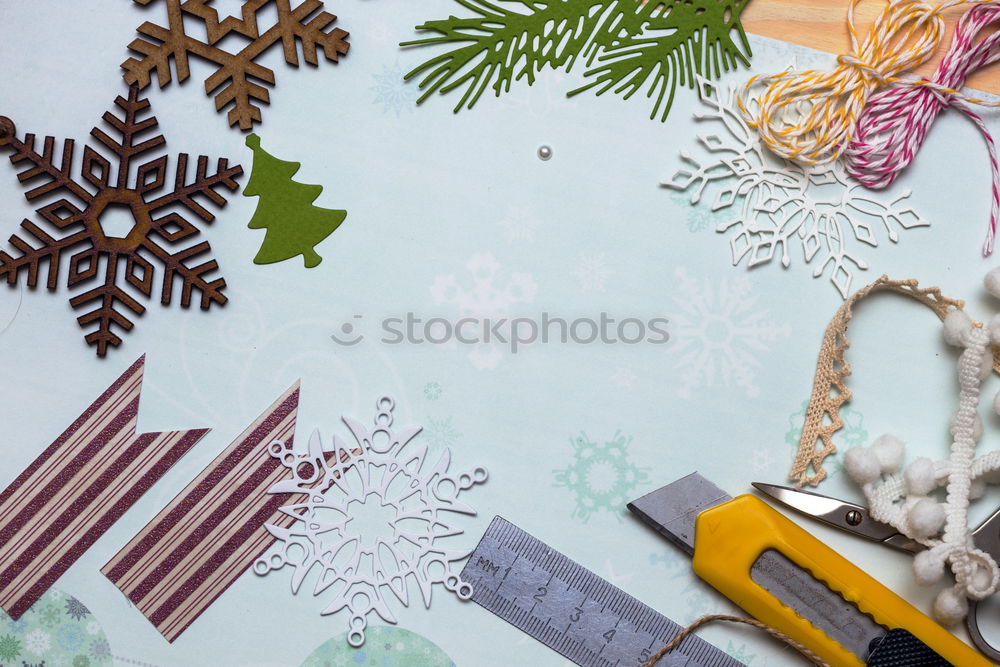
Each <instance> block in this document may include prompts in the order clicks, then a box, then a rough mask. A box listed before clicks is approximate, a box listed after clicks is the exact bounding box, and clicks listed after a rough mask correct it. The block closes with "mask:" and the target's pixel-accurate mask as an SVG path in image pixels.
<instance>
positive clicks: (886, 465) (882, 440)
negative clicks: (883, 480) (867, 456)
mask: <svg viewBox="0 0 1000 667" xmlns="http://www.w3.org/2000/svg"><path fill="white" fill-rule="evenodd" d="M871 449H872V452H873V453H874V454H875V458H877V459H878V463H879V467H881V469H882V472H895V471H897V470H899V466H901V465H902V464H903V450H904V449H905V444H904V443H903V441H902V440H900V439H899V438H897V437H895V436H892V435H889V434H885V435H881V436H879V437H878V438H877V439H876V440H875V442H874V443H872V447H871Z"/></svg>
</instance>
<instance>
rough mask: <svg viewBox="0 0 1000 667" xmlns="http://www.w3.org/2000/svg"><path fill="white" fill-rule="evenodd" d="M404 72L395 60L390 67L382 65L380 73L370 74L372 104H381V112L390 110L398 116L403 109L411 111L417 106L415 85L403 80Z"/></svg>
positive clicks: (386, 112)
mask: <svg viewBox="0 0 1000 667" xmlns="http://www.w3.org/2000/svg"><path fill="white" fill-rule="evenodd" d="M405 73H406V72H404V71H403V67H402V66H401V65H400V64H399V62H397V63H396V64H395V65H393V66H392V67H389V66H388V65H383V66H382V72H381V73H376V74H372V81H373V82H374V83H373V85H372V86H371V88H369V90H371V91H372V92H373V93H375V99H374V100H372V104H381V105H382V113H385V114H388V113H390V112H392V113H395V114H396V118H399V115H400V113H401V112H402V111H403V109H406V110H407V111H409V112H411V113H412V112H413V109H414V108H415V107H416V106H417V87H416V86H415V85H411V84H410V83H407V82H406V81H404V80H403V75H404V74H405Z"/></svg>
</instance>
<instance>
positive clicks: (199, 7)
mask: <svg viewBox="0 0 1000 667" xmlns="http://www.w3.org/2000/svg"><path fill="white" fill-rule="evenodd" d="M134 1H135V2H137V3H139V4H140V5H148V4H151V3H152V2H154V1H155V0H134ZM165 2H166V5H167V18H168V27H166V28H165V27H163V26H159V25H156V24H155V23H150V22H148V21H147V22H146V23H143V24H142V25H141V26H139V29H138V31H139V33H141V34H142V35H143V38H140V39H136V40H135V41H133V42H132V43H131V44H129V49H131V50H132V51H135V52H136V53H138V54H139V56H140V57H138V58H129V59H128V60H126V61H125V62H123V63H122V69H124V70H125V80H126V81H127V82H129V83H130V84H136V85H138V86H139V87H140V88H145V87H146V86H148V85H149V83H150V81H151V78H152V74H153V72H156V78H157V80H158V81H159V84H160V87H161V88H163V87H164V86H166V85H167V84H168V83H170V76H171V75H170V61H171V59H173V61H174V67H175V69H176V71H177V80H178V81H184V80H185V79H187V78H188V77H189V76H190V74H191V72H190V69H189V67H188V58H189V56H192V55H194V56H199V57H201V58H204V59H205V60H208V61H210V62H211V63H213V64H214V65H215V66H216V67H217V69H216V71H215V73H214V74H212V76H210V77H208V79H207V80H206V81H205V92H206V93H207V94H209V95H211V94H212V93H213V92H215V91H216V90H219V88H221V90H219V92H218V93H216V95H215V109H216V111H222V110H223V109H224V108H226V107H227V106H229V105H232V109H230V110H229V124H230V125H237V124H239V126H240V129H241V130H249V129H251V128H252V127H253V124H254V123H255V122H260V113H261V109H260V107H259V106H257V105H256V104H255V101H260V102H263V103H265V104H267V103H268V102H270V96H269V94H268V91H267V88H265V87H264V86H263V85H261V84H264V85H267V86H273V85H274V72H273V71H272V70H270V69H268V68H267V67H264V66H263V65H261V64H259V63H257V62H256V59H257V57H258V56H259V55H260V54H261V53H263V52H264V51H266V50H267V49H269V48H270V47H272V46H274V45H275V44H277V43H278V42H281V46H282V48H283V49H284V52H285V61H286V62H287V63H288V64H289V65H293V66H295V67H298V64H299V54H298V45H297V43H296V42H301V44H302V57H303V59H304V60H305V61H306V62H307V63H309V64H310V65H314V66H315V65H318V64H319V59H318V58H317V56H316V50H317V48H319V49H322V50H323V55H325V56H326V59H327V60H330V61H332V62H337V61H338V59H339V58H340V56H341V55H344V54H346V53H347V49H348V47H349V45H348V43H347V41H346V38H347V33H346V32H344V31H343V30H341V29H340V28H333V29H330V30H328V28H329V26H330V25H331V24H332V23H333V22H334V21H335V20H336V19H337V17H336V16H334V15H333V14H330V13H329V12H325V11H319V10H320V9H321V8H322V7H323V3H322V2H321V1H320V0H304V1H303V2H301V3H300V4H299V5H298V6H296V7H295V9H292V8H291V4H290V0H247V1H246V2H244V3H243V6H242V12H241V14H242V16H241V18H237V17H235V16H227V17H226V18H225V20H223V21H220V20H219V13H218V11H217V10H216V9H215V8H214V7H211V6H210V5H209V4H208V3H209V2H211V0H165ZM270 5H273V6H274V8H275V9H276V10H277V15H278V18H277V21H276V22H275V24H274V25H273V26H271V27H270V28H268V29H267V30H265V31H263V32H261V30H260V28H259V27H258V25H257V18H258V12H260V11H262V10H263V9H265V8H268V7H269V6H270ZM317 12H318V13H317ZM185 20H188V21H200V22H201V23H202V24H203V25H204V29H205V32H206V33H207V41H202V40H200V39H197V38H195V37H192V36H191V35H189V34H188V33H187V32H186V31H185ZM232 35H238V36H239V37H240V38H242V39H243V40H244V41H246V42H247V44H246V46H245V47H244V48H243V49H242V50H240V51H239V52H238V53H230V52H228V51H225V50H224V49H222V48H220V46H219V43H220V42H221V41H222V40H223V39H225V38H227V37H230V36H232Z"/></svg>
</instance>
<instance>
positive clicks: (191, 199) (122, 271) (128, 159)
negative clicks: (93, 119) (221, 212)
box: [0, 86, 243, 357]
mask: <svg viewBox="0 0 1000 667" xmlns="http://www.w3.org/2000/svg"><path fill="white" fill-rule="evenodd" d="M115 105H116V106H117V107H118V108H119V109H120V110H121V115H115V114H114V113H112V112H110V111H109V112H107V113H105V114H104V122H105V123H107V125H109V126H110V133H109V132H105V130H103V129H101V128H100V127H95V128H94V129H93V130H92V131H91V133H90V134H91V136H92V137H93V138H94V139H96V140H97V144H99V145H100V146H103V147H104V148H105V149H106V152H107V153H110V154H111V155H113V156H114V159H115V160H116V161H117V165H115V166H112V163H111V161H110V160H109V159H108V158H107V157H105V156H104V155H102V154H101V153H100V152H98V150H97V148H95V147H92V146H89V145H85V146H84V149H83V163H82V169H81V170H80V176H81V177H82V179H74V178H73V176H72V169H73V159H74V153H75V148H76V144H75V142H74V141H73V140H72V139H66V140H65V142H64V143H63V146H62V152H61V155H58V156H57V149H56V140H55V138H53V137H45V140H44V142H43V143H42V150H41V153H39V152H36V150H35V135H33V134H27V135H25V137H24V140H23V141H21V140H19V139H18V138H17V136H16V134H15V128H14V124H13V123H12V122H11V121H10V119H7V118H0V147H9V148H11V149H13V150H14V154H13V155H12V156H11V158H10V160H11V162H12V163H13V164H14V165H15V167H17V168H18V169H19V170H20V173H19V174H18V178H19V179H20V181H21V183H23V184H25V185H26V186H29V187H30V189H29V190H27V192H25V195H24V196H25V197H26V198H27V200H28V201H29V202H34V201H35V200H42V202H45V203H44V205H43V206H41V207H40V208H38V209H37V211H38V214H39V215H40V216H41V218H42V220H44V221H45V222H46V223H48V225H46V227H44V228H43V227H42V226H39V225H37V224H35V223H34V222H32V221H31V220H24V221H23V222H22V223H21V228H22V229H23V230H24V232H25V233H24V234H23V236H24V238H22V236H18V235H16V234H15V235H14V236H11V237H10V245H11V246H12V247H13V249H14V251H15V253H14V255H12V254H10V253H8V252H5V251H3V250H0V279H4V278H6V280H7V282H8V283H9V284H11V285H14V284H16V283H17V281H18V278H21V277H23V278H24V281H25V283H26V284H27V286H28V287H36V286H37V284H38V279H39V275H40V273H41V272H42V269H43V265H45V264H46V263H47V268H48V274H47V280H46V287H48V289H50V290H55V289H56V288H57V286H58V281H59V272H60V269H61V268H63V267H62V264H63V262H64V261H65V260H66V258H67V256H68V264H69V267H68V276H67V277H66V286H67V287H68V288H81V287H88V286H91V285H93V287H91V288H90V289H88V290H87V291H85V292H83V293H82V294H77V295H76V296H73V297H72V298H71V299H70V305H71V306H72V307H73V308H74V309H78V310H79V309H87V312H85V313H84V314H83V315H81V316H80V317H78V318H77V322H79V323H80V326H81V327H83V328H84V329H88V328H91V325H94V324H96V325H97V328H96V329H93V330H91V331H90V332H89V333H88V334H87V335H86V339H87V343H89V344H90V345H94V346H96V347H97V354H98V356H102V357H103V356H104V355H105V354H106V353H107V350H108V346H109V345H111V346H115V347H117V346H118V345H120V344H121V338H119V337H118V335H117V334H116V333H115V330H114V329H113V327H120V328H121V329H123V330H125V331H129V330H130V329H131V328H132V322H131V321H130V320H129V316H128V311H131V312H132V313H135V314H136V315H141V314H142V313H143V312H145V307H144V306H143V305H142V304H141V303H139V302H138V301H137V300H136V299H135V298H134V297H133V295H135V296H139V297H151V296H152V295H153V291H154V282H155V279H156V277H157V276H156V273H157V269H156V268H154V265H159V266H161V267H162V271H163V273H162V276H161V277H160V286H159V292H160V301H161V302H162V303H163V304H164V305H168V304H170V302H171V301H172V300H173V297H174V287H175V283H177V282H179V283H180V292H181V293H180V301H181V306H183V307H185V308H187V307H189V306H190V305H191V297H192V295H193V294H194V293H195V292H198V293H200V301H201V307H202V309H205V310H207V309H208V308H209V307H210V306H211V305H212V304H213V303H216V304H219V305H221V304H224V303H225V302H226V296H225V295H224V294H222V290H223V288H225V286H226V281H225V280H223V279H222V278H221V277H212V275H211V274H213V273H214V272H215V271H216V270H217V269H218V264H217V263H216V262H215V260H213V259H208V261H203V262H202V263H200V264H197V265H192V263H193V262H194V261H202V260H203V259H206V258H204V257H202V256H203V255H207V254H208V253H210V252H211V247H210V246H209V245H208V243H207V242H204V241H202V242H201V243H197V244H194V245H190V244H184V243H183V242H184V241H186V240H187V239H190V238H191V237H194V236H197V235H198V234H199V230H198V228H197V227H195V226H194V225H193V224H192V223H191V222H189V221H188V220H187V219H186V218H185V217H184V216H183V215H182V212H183V211H184V210H185V209H186V210H187V211H188V212H190V213H192V214H194V215H195V216H197V217H198V218H201V220H203V221H204V222H206V223H210V222H212V220H214V219H215V217H214V216H213V215H212V214H211V213H210V212H209V211H208V210H207V209H206V208H205V207H203V206H202V205H201V204H200V203H199V202H198V201H197V200H196V199H195V197H196V196H203V197H205V198H206V199H208V200H209V201H211V202H213V203H214V204H215V205H217V206H220V207H221V206H224V205H225V203H226V198H225V197H224V196H223V195H221V194H219V193H218V192H217V189H219V188H220V187H224V188H228V189H229V190H230V191H235V190H236V189H237V183H236V179H237V177H239V176H240V175H241V174H242V173H243V169H242V168H241V167H240V166H238V165H237V166H233V167H230V166H229V161H228V160H226V159H224V158H223V159H220V160H219V161H218V165H217V167H216V170H215V172H214V173H211V174H210V173H209V172H208V168H209V166H208V158H207V157H205V156H201V157H199V158H198V163H197V166H196V167H195V173H194V179H193V180H191V181H188V174H187V172H188V155H187V153H181V154H179V155H178V156H177V168H176V170H175V171H174V173H173V185H172V186H171V188H170V190H169V191H167V192H163V190H164V189H165V186H166V185H167V180H168V178H170V176H171V175H170V174H169V173H168V169H167V156H166V155H161V156H159V157H153V156H151V155H148V154H150V153H153V152H159V151H157V150H156V149H158V148H160V147H162V146H164V145H165V144H166V140H165V139H164V138H163V135H162V134H159V133H158V132H157V131H156V128H157V122H156V117H155V116H148V117H146V118H142V116H146V115H147V113H146V112H147V110H148V109H149V102H148V101H147V100H145V99H141V98H140V97H139V91H138V89H137V88H135V87H134V86H132V87H130V88H129V94H128V99H127V100H126V99H125V98H123V97H118V99H116V100H115ZM112 137H115V138H112ZM97 144H95V146H97ZM140 157H141V158H142V159H143V161H142V162H140V161H139V158H140ZM130 174H134V178H132V179H130ZM130 180H131V182H132V185H129V183H130ZM116 216H117V217H118V218H124V219H125V220H126V221H127V225H126V226H127V228H125V229H115V228H114V227H113V226H112V225H111V224H109V223H110V221H111V220H112V218H114V217H116ZM53 228H54V229H55V230H58V231H59V232H61V234H59V235H57V236H61V238H56V237H55V236H53V235H52V234H50V233H49V231H51V230H52V229H53ZM46 229H48V230H49V231H46ZM25 238H32V239H34V241H32V242H31V243H29V242H28V241H26V240H25ZM36 241H37V243H38V244H40V245H38V247H33V245H32V244H33V243H35V242H36ZM176 246H182V247H176ZM15 255H16V256H15ZM63 270H64V271H65V269H63ZM64 275H66V274H64Z"/></svg>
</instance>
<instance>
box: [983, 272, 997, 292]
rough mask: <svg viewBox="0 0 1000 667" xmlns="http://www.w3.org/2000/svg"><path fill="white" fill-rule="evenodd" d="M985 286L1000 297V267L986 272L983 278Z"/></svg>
mask: <svg viewBox="0 0 1000 667" xmlns="http://www.w3.org/2000/svg"><path fill="white" fill-rule="evenodd" d="M983 286H985V287H986V291H987V292H989V293H990V294H992V295H993V296H995V297H997V298H998V299H1000V267H997V268H995V269H993V270H992V271H990V272H989V273H987V274H986V277H985V278H983Z"/></svg>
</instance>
